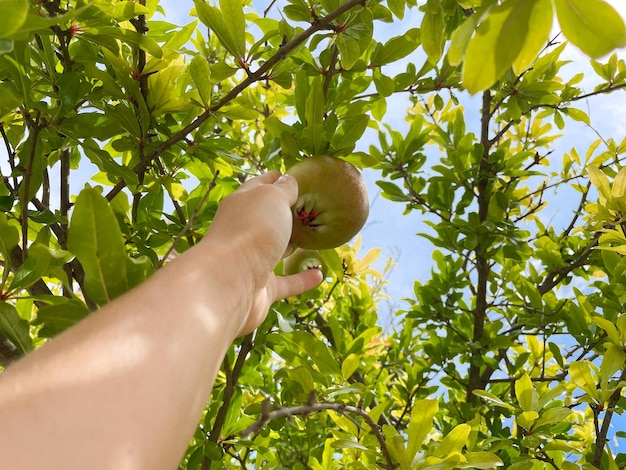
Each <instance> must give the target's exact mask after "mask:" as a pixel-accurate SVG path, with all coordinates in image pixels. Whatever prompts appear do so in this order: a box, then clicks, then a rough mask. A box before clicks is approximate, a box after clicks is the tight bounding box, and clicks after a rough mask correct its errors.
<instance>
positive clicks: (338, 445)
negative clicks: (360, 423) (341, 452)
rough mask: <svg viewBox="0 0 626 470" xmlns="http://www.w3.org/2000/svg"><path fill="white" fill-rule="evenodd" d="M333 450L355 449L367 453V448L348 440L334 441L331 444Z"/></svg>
mask: <svg viewBox="0 0 626 470" xmlns="http://www.w3.org/2000/svg"><path fill="white" fill-rule="evenodd" d="M331 446H332V447H333V449H357V450H364V451H369V447H365V446H364V445H363V444H359V443H358V442H356V441H352V440H350V439H336V440H334V441H333V443H332V444H331Z"/></svg>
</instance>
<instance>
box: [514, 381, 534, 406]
mask: <svg viewBox="0 0 626 470" xmlns="http://www.w3.org/2000/svg"><path fill="white" fill-rule="evenodd" d="M515 396H516V397H517V402H518V403H519V405H520V407H521V408H522V410H524V411H534V410H536V408H537V392H536V391H535V387H533V382H532V380H530V377H529V376H528V374H524V375H523V376H522V377H520V378H519V379H517V380H516V381H515Z"/></svg>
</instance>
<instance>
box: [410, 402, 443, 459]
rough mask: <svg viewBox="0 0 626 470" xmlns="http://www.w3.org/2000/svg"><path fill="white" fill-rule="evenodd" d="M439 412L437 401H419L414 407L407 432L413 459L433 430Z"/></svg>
mask: <svg viewBox="0 0 626 470" xmlns="http://www.w3.org/2000/svg"><path fill="white" fill-rule="evenodd" d="M438 410H439V405H438V404H437V400H419V401H417V402H416V403H415V404H414V405H413V411H412V412H411V421H410V422H409V428H408V430H407V434H408V436H409V442H408V444H407V452H408V455H409V457H410V458H411V459H413V457H414V456H415V454H417V452H418V451H419V450H420V448H421V446H422V442H423V441H424V439H425V438H426V436H427V435H428V433H429V432H430V431H431V430H432V428H433V418H434V417H435V413H436V412H437V411H438Z"/></svg>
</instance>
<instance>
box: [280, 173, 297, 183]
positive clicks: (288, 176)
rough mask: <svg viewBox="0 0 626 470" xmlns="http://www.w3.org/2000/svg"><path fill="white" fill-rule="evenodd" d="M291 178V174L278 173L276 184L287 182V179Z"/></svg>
mask: <svg viewBox="0 0 626 470" xmlns="http://www.w3.org/2000/svg"><path fill="white" fill-rule="evenodd" d="M292 179H293V176H291V175H288V174H287V173H285V174H284V175H280V178H278V179H277V180H276V184H283V183H287V182H288V181H291V180H292Z"/></svg>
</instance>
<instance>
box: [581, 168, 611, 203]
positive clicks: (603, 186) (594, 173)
mask: <svg viewBox="0 0 626 470" xmlns="http://www.w3.org/2000/svg"><path fill="white" fill-rule="evenodd" d="M587 173H588V174H589V180H590V181H591V184H593V185H594V186H595V187H596V189H597V190H598V192H599V193H600V195H601V196H602V197H603V198H604V199H608V198H609V197H611V183H610V182H609V178H608V177H607V176H606V175H605V174H604V173H603V172H602V170H600V169H599V168H598V167H596V166H592V165H589V166H588V167H587Z"/></svg>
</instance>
